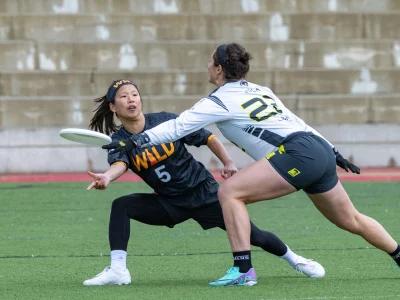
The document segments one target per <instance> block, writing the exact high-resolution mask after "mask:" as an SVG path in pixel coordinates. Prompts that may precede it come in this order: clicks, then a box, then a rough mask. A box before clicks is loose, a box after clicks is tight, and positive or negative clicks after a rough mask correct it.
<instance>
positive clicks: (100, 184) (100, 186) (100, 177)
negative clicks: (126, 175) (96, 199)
mask: <svg viewBox="0 0 400 300" xmlns="http://www.w3.org/2000/svg"><path fill="white" fill-rule="evenodd" d="M88 174H89V175H90V176H92V177H93V181H92V183H91V184H90V185H89V186H88V188H87V190H88V191H89V190H91V189H92V188H95V189H96V190H105V189H106V188H107V186H108V184H109V183H110V178H109V177H108V176H107V175H106V174H102V173H98V174H95V173H92V172H90V171H89V172H88Z"/></svg>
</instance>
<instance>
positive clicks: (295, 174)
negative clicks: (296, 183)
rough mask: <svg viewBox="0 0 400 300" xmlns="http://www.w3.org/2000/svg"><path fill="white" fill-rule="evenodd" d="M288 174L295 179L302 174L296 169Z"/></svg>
mask: <svg viewBox="0 0 400 300" xmlns="http://www.w3.org/2000/svg"><path fill="white" fill-rule="evenodd" d="M288 173H289V175H290V176H292V177H295V176H297V175H299V174H300V173H301V172H300V171H299V170H297V169H296V168H293V169H291V170H289V172H288Z"/></svg>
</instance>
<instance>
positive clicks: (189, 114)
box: [102, 97, 231, 155]
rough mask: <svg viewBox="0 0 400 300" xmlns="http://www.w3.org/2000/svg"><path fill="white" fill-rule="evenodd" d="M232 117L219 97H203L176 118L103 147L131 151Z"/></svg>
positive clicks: (174, 138) (122, 152)
mask: <svg viewBox="0 0 400 300" xmlns="http://www.w3.org/2000/svg"><path fill="white" fill-rule="evenodd" d="M229 118H231V115H230V112H229V110H228V109H227V108H226V106H225V105H224V104H223V103H222V102H221V101H220V100H219V99H218V101H217V100H216V99H215V97H214V98H203V99H201V100H200V101H199V102H197V103H196V104H195V105H194V106H193V107H192V108H191V109H188V110H186V111H184V112H183V113H181V114H180V115H179V116H178V117H177V118H176V119H173V120H169V121H167V122H164V123H161V124H160V125H158V126H156V127H153V128H152V129H150V130H146V131H145V132H143V133H141V134H134V135H132V136H131V137H130V138H129V139H126V140H124V141H116V142H113V143H111V144H108V145H105V146H103V147H102V148H103V149H111V150H110V151H109V154H110V153H111V154H114V153H118V152H119V153H121V155H123V154H125V153H129V151H131V150H132V149H134V148H135V147H147V146H152V145H160V144H163V143H168V142H174V141H176V140H179V139H181V138H183V137H185V136H186V135H188V134H191V133H193V132H195V131H197V130H199V129H201V128H203V127H205V126H207V125H209V124H212V123H216V122H220V121H223V120H227V119H229Z"/></svg>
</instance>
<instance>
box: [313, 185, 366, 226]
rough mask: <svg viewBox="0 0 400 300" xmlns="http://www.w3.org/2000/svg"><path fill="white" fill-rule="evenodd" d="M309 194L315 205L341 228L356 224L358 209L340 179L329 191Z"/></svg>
mask: <svg viewBox="0 0 400 300" xmlns="http://www.w3.org/2000/svg"><path fill="white" fill-rule="evenodd" d="M307 195H308V197H309V198H310V199H311V201H312V202H313V203H314V205H315V207H316V208H317V209H318V210H319V211H320V212H321V213H322V214H323V215H324V216H325V217H326V218H327V219H328V220H329V221H331V222H332V223H334V224H336V225H338V226H339V227H341V228H348V227H352V226H353V225H354V224H353V223H354V221H355V218H356V217H357V215H358V211H357V210H356V208H355V207H354V205H353V203H352V202H351V200H350V197H349V196H348V194H347V192H346V191H345V189H344V188H343V186H342V184H341V182H340V181H338V182H337V184H336V186H335V187H334V188H332V189H331V190H329V191H327V192H324V193H319V194H307Z"/></svg>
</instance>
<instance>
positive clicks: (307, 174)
mask: <svg viewBox="0 0 400 300" xmlns="http://www.w3.org/2000/svg"><path fill="white" fill-rule="evenodd" d="M266 158H267V159H268V160H269V162H270V163H271V165H272V166H273V167H274V169H275V170H276V171H277V172H278V173H279V174H280V175H281V176H282V177H283V178H285V179H286V180H287V181H288V182H289V183H291V184H292V185H293V186H294V187H295V188H296V189H297V190H300V189H303V190H304V191H305V192H306V193H309V194H318V193H324V192H327V191H329V190H331V189H332V188H334V187H335V186H336V184H337V183H338V180H339V178H338V176H337V173H336V157H335V154H334V153H333V150H332V147H331V146H330V145H329V144H328V143H327V142H326V141H325V140H324V139H323V138H321V137H319V136H317V135H315V134H313V133H311V132H296V133H294V134H292V135H290V136H289V137H288V138H287V139H286V140H285V141H284V142H283V143H282V145H281V146H280V147H279V148H278V150H276V151H275V152H271V153H270V154H268V155H267V156H266Z"/></svg>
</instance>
